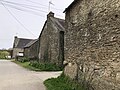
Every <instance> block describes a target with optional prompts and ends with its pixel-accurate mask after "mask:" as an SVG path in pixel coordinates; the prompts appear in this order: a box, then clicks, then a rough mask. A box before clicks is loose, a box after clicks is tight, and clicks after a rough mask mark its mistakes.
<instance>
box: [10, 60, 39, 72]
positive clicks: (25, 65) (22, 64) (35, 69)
mask: <svg viewBox="0 0 120 90" xmlns="http://www.w3.org/2000/svg"><path fill="white" fill-rule="evenodd" d="M12 62H14V63H16V64H18V65H20V66H22V67H24V68H27V69H29V70H33V71H41V70H40V69H38V68H35V67H33V66H31V65H30V62H19V61H15V60H14V61H12Z"/></svg>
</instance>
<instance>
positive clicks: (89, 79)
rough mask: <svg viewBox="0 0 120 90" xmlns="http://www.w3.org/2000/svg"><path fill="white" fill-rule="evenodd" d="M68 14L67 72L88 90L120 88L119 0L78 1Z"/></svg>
mask: <svg viewBox="0 0 120 90" xmlns="http://www.w3.org/2000/svg"><path fill="white" fill-rule="evenodd" d="M65 13H66V30H65V62H67V63H68V64H67V66H66V67H65V71H64V72H65V74H66V75H68V76H70V77H71V78H72V79H76V80H78V81H79V82H80V83H81V84H82V85H83V86H86V89H88V90H120V0H76V3H74V4H73V5H72V6H71V7H70V8H69V9H68V10H66V12H65Z"/></svg>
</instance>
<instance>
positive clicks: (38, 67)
mask: <svg viewBox="0 0 120 90" xmlns="http://www.w3.org/2000/svg"><path fill="white" fill-rule="evenodd" d="M14 62H15V63H17V64H19V65H21V66H23V67H25V68H28V69H30V70H34V71H62V68H60V67H59V66H57V65H56V64H51V63H39V62H37V61H36V60H33V61H29V59H28V58H21V60H18V61H14Z"/></svg>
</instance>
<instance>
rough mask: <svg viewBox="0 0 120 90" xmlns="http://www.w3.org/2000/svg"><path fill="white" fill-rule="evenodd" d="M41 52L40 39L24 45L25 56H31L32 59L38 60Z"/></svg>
mask: <svg viewBox="0 0 120 90" xmlns="http://www.w3.org/2000/svg"><path fill="white" fill-rule="evenodd" d="M38 53H39V40H38V39H35V40H32V41H31V42H29V43H28V44H27V45H26V46H25V47H24V57H26V58H29V59H30V60H33V59H35V60H38Z"/></svg>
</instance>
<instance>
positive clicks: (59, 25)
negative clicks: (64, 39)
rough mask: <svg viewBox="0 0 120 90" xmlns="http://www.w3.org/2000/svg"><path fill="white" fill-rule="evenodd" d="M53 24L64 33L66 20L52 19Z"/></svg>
mask: <svg viewBox="0 0 120 90" xmlns="http://www.w3.org/2000/svg"><path fill="white" fill-rule="evenodd" d="M51 20H52V24H54V26H55V27H56V28H57V29H58V30H59V31H64V30H65V20H63V19H59V18H55V17H51Z"/></svg>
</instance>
